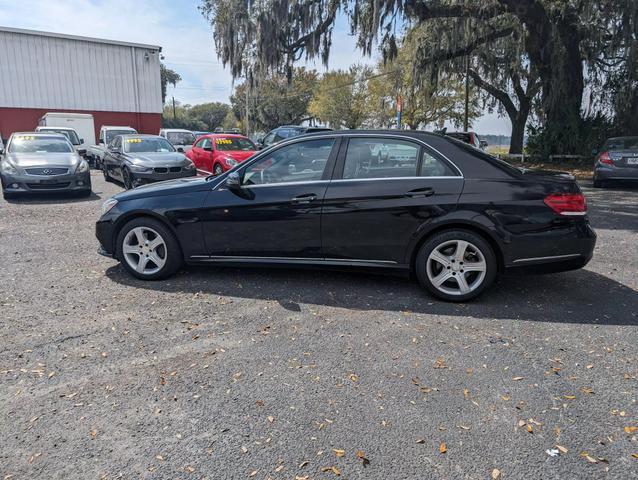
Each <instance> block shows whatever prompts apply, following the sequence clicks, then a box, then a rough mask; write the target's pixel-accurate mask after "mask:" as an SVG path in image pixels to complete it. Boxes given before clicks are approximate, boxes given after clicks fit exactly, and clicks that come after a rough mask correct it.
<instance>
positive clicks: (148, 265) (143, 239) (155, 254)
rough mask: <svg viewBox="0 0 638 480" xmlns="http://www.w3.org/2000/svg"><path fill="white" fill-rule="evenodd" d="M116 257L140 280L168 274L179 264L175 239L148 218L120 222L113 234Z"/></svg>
mask: <svg viewBox="0 0 638 480" xmlns="http://www.w3.org/2000/svg"><path fill="white" fill-rule="evenodd" d="M117 257H118V258H119V260H120V261H121V262H122V265H124V268H125V269H126V270H127V271H128V272H129V273H130V274H131V275H133V276H134V277H137V278H140V279H142V280H160V279H163V278H167V277H170V276H171V275H173V274H174V273H176V272H177V270H179V268H180V266H181V265H182V252H181V249H180V247H179V243H178V241H177V239H176V238H175V236H174V235H173V233H172V232H171V231H170V230H169V229H168V227H166V226H165V225H163V224H162V223H161V222H159V221H157V220H154V219H152V218H137V219H135V220H131V221H130V222H128V223H127V224H126V225H124V227H123V228H122V230H120V233H119V234H118V237H117Z"/></svg>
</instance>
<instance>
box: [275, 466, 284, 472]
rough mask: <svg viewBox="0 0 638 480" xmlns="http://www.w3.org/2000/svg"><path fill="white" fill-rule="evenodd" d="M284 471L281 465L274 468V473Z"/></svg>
mask: <svg viewBox="0 0 638 480" xmlns="http://www.w3.org/2000/svg"><path fill="white" fill-rule="evenodd" d="M283 469H284V466H283V465H279V466H278V467H277V468H275V472H281V471H282V470H283Z"/></svg>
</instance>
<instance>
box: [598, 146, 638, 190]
mask: <svg viewBox="0 0 638 480" xmlns="http://www.w3.org/2000/svg"><path fill="white" fill-rule="evenodd" d="M593 153H594V155H595V156H596V160H595V164H594V187H596V188H601V187H603V186H604V184H605V183H611V182H612V181H616V180H638V137H614V138H610V139H608V140H607V141H606V142H605V143H604V145H603V146H602V147H601V148H600V150H599V151H598V150H596V151H594V152H593Z"/></svg>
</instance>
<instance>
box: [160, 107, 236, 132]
mask: <svg viewBox="0 0 638 480" xmlns="http://www.w3.org/2000/svg"><path fill="white" fill-rule="evenodd" d="M228 113H231V108H230V105H227V104H224V103H219V102H215V103H202V104H200V105H194V106H191V105H182V104H180V103H179V102H175V111H174V112H173V105H172V103H171V104H170V105H166V106H165V107H164V112H163V113H162V127H164V128H184V129H186V130H201V131H208V132H212V131H214V130H215V128H217V127H220V126H222V124H223V122H224V120H225V119H226V116H227V114H228Z"/></svg>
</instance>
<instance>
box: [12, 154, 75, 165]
mask: <svg viewBox="0 0 638 480" xmlns="http://www.w3.org/2000/svg"><path fill="white" fill-rule="evenodd" d="M5 158H6V159H7V160H8V161H9V162H10V163H12V164H14V165H16V166H18V167H21V168H29V167H42V166H56V167H74V166H76V165H77V164H78V163H79V162H80V157H79V156H78V154H77V153H76V152H73V153H9V154H7V156H6V157H5Z"/></svg>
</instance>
